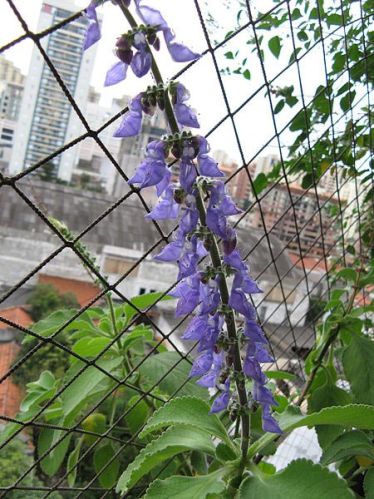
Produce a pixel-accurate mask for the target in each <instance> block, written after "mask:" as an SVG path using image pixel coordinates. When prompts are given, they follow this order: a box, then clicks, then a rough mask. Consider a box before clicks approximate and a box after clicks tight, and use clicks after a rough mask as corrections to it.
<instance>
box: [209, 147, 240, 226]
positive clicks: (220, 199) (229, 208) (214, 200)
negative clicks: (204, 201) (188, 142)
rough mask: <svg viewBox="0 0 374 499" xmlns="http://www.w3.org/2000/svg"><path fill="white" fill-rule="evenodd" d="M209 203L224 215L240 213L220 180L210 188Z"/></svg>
mask: <svg viewBox="0 0 374 499" xmlns="http://www.w3.org/2000/svg"><path fill="white" fill-rule="evenodd" d="M204 140H205V139H204ZM199 154H200V153H199ZM209 204H210V205H211V206H213V207H217V208H220V210H221V211H222V213H223V214H224V215H225V216H226V217H228V216H230V215H237V214H238V213H241V210H240V209H239V208H238V207H237V206H236V205H235V203H234V202H233V200H232V199H231V197H230V196H229V195H228V194H226V187H225V184H224V183H223V182H222V181H221V180H216V181H214V184H213V185H212V187H211V189H210V201H209Z"/></svg>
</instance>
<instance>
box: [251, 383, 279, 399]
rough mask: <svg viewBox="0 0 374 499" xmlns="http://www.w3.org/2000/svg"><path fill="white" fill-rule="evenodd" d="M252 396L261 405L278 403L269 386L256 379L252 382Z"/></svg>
mask: <svg viewBox="0 0 374 499" xmlns="http://www.w3.org/2000/svg"><path fill="white" fill-rule="evenodd" d="M253 398H254V399H255V400H256V402H258V403H259V404H261V405H278V404H277V402H276V401H275V400H274V397H273V394H272V393H271V391H270V390H269V388H266V386H264V385H263V384H262V383H258V382H257V381H255V382H254V383H253Z"/></svg>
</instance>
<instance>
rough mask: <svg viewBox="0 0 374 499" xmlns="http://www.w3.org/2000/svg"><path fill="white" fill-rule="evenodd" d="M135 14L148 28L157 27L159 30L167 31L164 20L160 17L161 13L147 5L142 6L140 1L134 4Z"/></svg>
mask: <svg viewBox="0 0 374 499" xmlns="http://www.w3.org/2000/svg"><path fill="white" fill-rule="evenodd" d="M135 3H136V12H137V14H138V16H139V17H140V19H141V20H142V21H143V22H144V24H149V25H150V26H158V27H159V28H160V29H167V28H168V25H167V22H166V21H165V19H164V18H163V17H162V15H161V12H159V11H158V10H156V9H153V8H152V7H149V6H148V5H142V1H141V0H137V1H136V2H135Z"/></svg>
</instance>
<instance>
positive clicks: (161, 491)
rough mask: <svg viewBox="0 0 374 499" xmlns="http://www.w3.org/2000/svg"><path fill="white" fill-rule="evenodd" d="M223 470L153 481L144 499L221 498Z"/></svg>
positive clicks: (223, 487)
mask: <svg viewBox="0 0 374 499" xmlns="http://www.w3.org/2000/svg"><path fill="white" fill-rule="evenodd" d="M224 473H225V470H224V469H219V470H217V471H215V472H213V473H210V474H209V475H206V476H194V477H188V476H173V477H170V478H167V479H166V480H155V481H154V482H153V483H152V484H151V485H150V487H149V488H148V489H147V493H146V495H145V496H144V499H173V498H176V497H178V499H195V498H197V497H198V498H199V499H205V498H206V497H212V496H211V494H217V497H222V492H223V491H224V489H225V483H224V482H223V481H222V475H224Z"/></svg>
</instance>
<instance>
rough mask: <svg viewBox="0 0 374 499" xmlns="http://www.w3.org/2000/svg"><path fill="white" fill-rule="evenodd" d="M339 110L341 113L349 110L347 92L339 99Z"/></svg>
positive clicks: (349, 100)
mask: <svg viewBox="0 0 374 499" xmlns="http://www.w3.org/2000/svg"><path fill="white" fill-rule="evenodd" d="M339 104H340V108H341V110H342V111H344V112H345V113H346V112H347V111H348V110H349V109H350V107H351V96H350V95H349V92H347V93H346V94H345V95H343V97H342V98H341V99H340V102H339Z"/></svg>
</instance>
